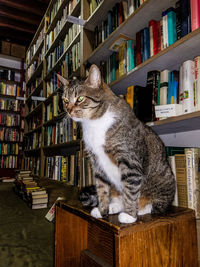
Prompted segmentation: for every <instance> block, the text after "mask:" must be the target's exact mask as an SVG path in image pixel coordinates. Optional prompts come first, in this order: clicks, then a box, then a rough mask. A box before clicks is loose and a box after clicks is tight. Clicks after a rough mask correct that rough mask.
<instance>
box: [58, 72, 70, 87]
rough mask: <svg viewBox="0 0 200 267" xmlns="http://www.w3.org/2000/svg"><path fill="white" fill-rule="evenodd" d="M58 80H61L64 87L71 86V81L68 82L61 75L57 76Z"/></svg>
mask: <svg viewBox="0 0 200 267" xmlns="http://www.w3.org/2000/svg"><path fill="white" fill-rule="evenodd" d="M57 78H58V79H59V81H60V82H61V83H62V84H63V85H64V86H67V85H69V81H68V80H67V79H65V78H64V77H62V76H61V75H59V74H57Z"/></svg>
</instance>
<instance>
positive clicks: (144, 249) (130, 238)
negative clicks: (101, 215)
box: [55, 202, 198, 267]
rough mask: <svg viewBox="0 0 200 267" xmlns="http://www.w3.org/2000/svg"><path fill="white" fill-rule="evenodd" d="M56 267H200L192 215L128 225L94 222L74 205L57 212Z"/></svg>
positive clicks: (113, 219)
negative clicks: (199, 266)
mask: <svg viewBox="0 0 200 267" xmlns="http://www.w3.org/2000/svg"><path fill="white" fill-rule="evenodd" d="M55 266H56V267H65V266H69V267H76V266H77V267H79V266H84V267H92V266H103V267H106V266H120V267H129V266H134V267H140V266H143V267H146V266H148V267H157V266H159V267H161V266H162V267H163V266H170V267H173V266H174V267H177V266H180V267H182V266H184V267H186V266H188V267H190V266H192V267H196V266H198V263H197V235H196V221H195V216H194V212H193V211H192V210H188V209H184V208H175V207H174V208H173V209H172V210H171V211H170V212H169V213H168V214H167V215H165V216H152V215H150V214H149V215H145V216H140V217H139V218H138V221H137V222H136V223H134V224H131V225H126V224H119V223H118V221H117V215H112V216H109V218H107V219H105V220H103V219H102V220H101V219H99V220H97V219H94V218H92V217H91V216H90V215H89V213H88V212H86V211H84V210H83V209H81V208H78V207H77V206H74V205H71V204H70V205H69V204H66V203H64V202H59V203H58V204H57V206H56V236H55Z"/></svg>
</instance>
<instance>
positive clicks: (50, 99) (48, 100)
mask: <svg viewBox="0 0 200 267" xmlns="http://www.w3.org/2000/svg"><path fill="white" fill-rule="evenodd" d="M62 91H63V86H61V87H59V88H56V90H55V91H53V93H51V94H50V95H49V96H48V97H47V98H46V100H45V101H44V104H45V105H48V104H49V103H51V102H52V99H53V96H54V95H57V93H59V92H62Z"/></svg>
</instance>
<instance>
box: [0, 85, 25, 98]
mask: <svg viewBox="0 0 200 267" xmlns="http://www.w3.org/2000/svg"><path fill="white" fill-rule="evenodd" d="M20 93H21V88H20V87H19V86H18V85H17V84H7V83H4V82H0V94H2V95H10V96H20Z"/></svg>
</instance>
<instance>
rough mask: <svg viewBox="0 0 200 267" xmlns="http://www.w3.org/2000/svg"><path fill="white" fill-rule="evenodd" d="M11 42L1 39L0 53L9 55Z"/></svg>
mask: <svg viewBox="0 0 200 267" xmlns="http://www.w3.org/2000/svg"><path fill="white" fill-rule="evenodd" d="M10 48H11V43H10V42H6V41H1V53H2V54H4V55H10Z"/></svg>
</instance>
